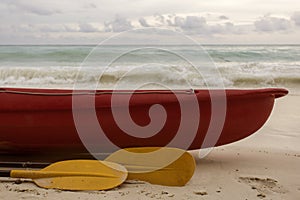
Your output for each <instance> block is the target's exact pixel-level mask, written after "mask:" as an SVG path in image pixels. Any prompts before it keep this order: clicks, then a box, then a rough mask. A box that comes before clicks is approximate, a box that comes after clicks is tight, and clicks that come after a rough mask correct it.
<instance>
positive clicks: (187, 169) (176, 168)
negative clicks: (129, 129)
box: [105, 147, 195, 186]
mask: <svg viewBox="0 0 300 200" xmlns="http://www.w3.org/2000/svg"><path fill="white" fill-rule="evenodd" d="M105 160H106V161H110V162H116V163H119V164H121V165H123V166H125V167H126V169H127V170H128V177H127V179H129V180H141V181H146V182H149V183H152V184H158V185H166V186H183V185H185V184H186V183H187V182H188V181H189V180H190V179H191V178H192V176H193V174H194V171H195V160H194V158H193V156H192V155H191V154H189V153H188V152H186V151H184V150H181V149H176V148H167V147H163V148H161V147H138V148H127V149H122V150H119V151H117V152H115V153H113V154H111V155H110V156H108V157H107V158H106V159H105Z"/></svg>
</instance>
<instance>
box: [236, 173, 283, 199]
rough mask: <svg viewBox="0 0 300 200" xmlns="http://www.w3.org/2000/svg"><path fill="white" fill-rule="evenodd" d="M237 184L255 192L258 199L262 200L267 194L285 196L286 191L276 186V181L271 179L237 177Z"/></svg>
mask: <svg viewBox="0 0 300 200" xmlns="http://www.w3.org/2000/svg"><path fill="white" fill-rule="evenodd" d="M239 180H240V181H239V182H243V183H245V184H247V185H249V186H251V188H252V189H253V190H256V191H257V192H259V193H260V194H259V195H258V197H261V198H264V197H265V195H264V194H268V193H280V194H285V193H287V192H288V191H287V190H286V189H284V188H283V187H282V186H281V185H279V184H278V181H276V180H274V179H271V178H258V177H239Z"/></svg>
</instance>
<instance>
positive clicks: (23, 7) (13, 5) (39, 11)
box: [4, 0, 62, 15]
mask: <svg viewBox="0 0 300 200" xmlns="http://www.w3.org/2000/svg"><path fill="white" fill-rule="evenodd" d="M4 2H5V3H6V5H7V6H8V8H10V9H12V10H14V12H27V13H30V14H35V15H53V14H58V13H62V12H61V10H60V9H57V8H53V7H51V6H49V5H47V4H46V3H44V2H43V3H41V1H36V0H31V1H21V0H10V1H6V0H5V1H4Z"/></svg>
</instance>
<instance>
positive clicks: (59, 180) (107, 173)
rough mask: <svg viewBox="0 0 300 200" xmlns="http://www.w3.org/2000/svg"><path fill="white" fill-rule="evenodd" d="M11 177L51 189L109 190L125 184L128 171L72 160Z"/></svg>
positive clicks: (105, 164)
mask: <svg viewBox="0 0 300 200" xmlns="http://www.w3.org/2000/svg"><path fill="white" fill-rule="evenodd" d="M26 171H27V174H24V173H26ZM22 173H23V174H22ZM11 176H12V177H26V178H32V179H33V181H34V182H35V183H36V184H37V185H38V186H40V187H43V188H49V189H50V188H51V189H52V188H55V189H61V190H107V189H111V188H114V187H116V186H118V185H120V184H121V183H123V182H124V181H125V180H126V177H127V170H126V168H125V167H123V166H121V165H119V164H116V163H111V162H107V161H98V160H70V161H62V162H57V163H54V164H52V165H50V166H48V167H46V168H44V169H42V170H40V171H29V170H22V171H21V170H13V171H12V172H11Z"/></svg>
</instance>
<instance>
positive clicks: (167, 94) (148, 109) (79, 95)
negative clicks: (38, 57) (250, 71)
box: [0, 88, 288, 155]
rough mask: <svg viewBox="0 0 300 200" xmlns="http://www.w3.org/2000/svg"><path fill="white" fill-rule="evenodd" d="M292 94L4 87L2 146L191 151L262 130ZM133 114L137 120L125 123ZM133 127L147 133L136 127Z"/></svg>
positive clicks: (12, 150) (8, 149) (6, 150)
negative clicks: (275, 107) (277, 104)
mask: <svg viewBox="0 0 300 200" xmlns="http://www.w3.org/2000/svg"><path fill="white" fill-rule="evenodd" d="M287 93H288V91H287V90H285V89H279V88H271V89H252V90H192V91H190V90H187V91H181V90H178V91H168V90H136V91H134V92H133V93H132V94H130V92H129V91H125V90H124V91H110V90H99V91H73V90H53V89H20V88H3V89H0V102H1V104H0V153H1V155H5V154H21V153H25V154H28V153H31V154H40V153H41V154H42V153H45V152H47V153H57V154H65V155H66V154H68V153H86V152H93V153H101V152H106V151H107V149H108V148H111V149H113V148H125V147H138V146H173V147H180V148H185V149H189V150H192V149H200V148H206V147H212V146H220V145H224V144H229V143H232V142H235V141H238V140H241V139H243V138H245V137H247V136H249V135H251V134H252V133H254V132H255V131H257V130H258V129H259V128H260V127H262V126H263V124H264V123H265V122H266V120H267V119H268V117H269V115H270V113H271V111H272V108H273V105H274V100H275V98H278V97H282V96H285V95H286V94H287ZM195 103H196V104H195ZM157 104H159V105H161V106H162V107H163V108H164V109H162V107H158V106H157ZM153 105H154V106H153ZM152 106H153V107H152ZM126 113H127V114H128V115H126ZM116 117H117V118H118V119H116ZM117 120H119V122H118V121H117ZM120 120H121V121H120ZM128 120H132V121H133V124H134V125H133V126H132V127H131V125H130V126H129V127H127V128H126V127H125V128H124V126H126V123H130V121H128ZM151 123H153V124H154V125H153V124H152V125H151ZM135 126H137V127H135ZM122 127H123V128H122ZM129 129H130V130H129ZM134 130H141V132H140V133H138V132H136V133H132V132H130V131H134ZM147 130H148V132H147ZM152 132H153V133H152ZM102 133H103V134H102ZM101 134H102V135H101ZM139 134H140V135H139ZM143 134H144V135H143ZM176 137H177V138H176ZM174 138H176V140H175V139H174ZM87 150H88V151H87Z"/></svg>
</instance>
